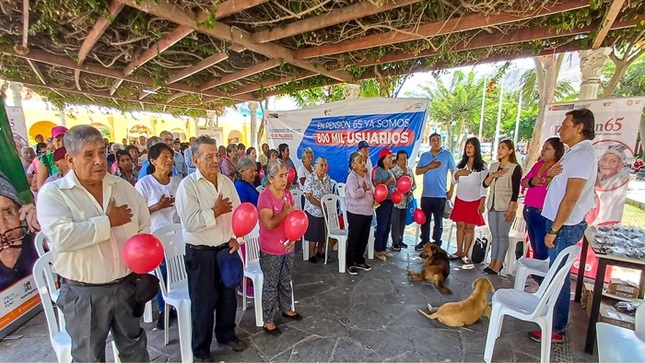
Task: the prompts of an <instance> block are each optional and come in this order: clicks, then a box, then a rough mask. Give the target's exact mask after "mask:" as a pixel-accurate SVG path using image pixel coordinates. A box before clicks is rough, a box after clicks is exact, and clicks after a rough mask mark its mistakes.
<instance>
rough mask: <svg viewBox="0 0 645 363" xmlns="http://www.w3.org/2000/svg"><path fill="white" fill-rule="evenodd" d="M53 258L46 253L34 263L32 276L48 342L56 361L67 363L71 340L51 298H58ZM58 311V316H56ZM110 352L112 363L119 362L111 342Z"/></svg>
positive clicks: (70, 358) (116, 351)
mask: <svg viewBox="0 0 645 363" xmlns="http://www.w3.org/2000/svg"><path fill="white" fill-rule="evenodd" d="M52 262H53V257H52V254H51V252H46V253H44V254H43V255H42V256H40V258H38V260H37V261H36V263H34V268H33V274H34V280H35V281H36V287H37V288H38V294H39V295H40V301H41V302H42V304H43V310H44V311H45V319H46V320H47V330H48V331H49V341H50V343H51V345H52V348H54V353H56V359H58V362H60V363H67V362H71V361H72V338H71V337H70V336H69V334H67V330H65V318H64V317H63V312H62V311H60V309H54V303H55V300H52V299H53V296H56V298H58V295H59V294H58V290H59V289H58V288H57V287H56V285H55V280H54V275H53V273H52V269H51V263H52ZM56 311H58V316H56ZM112 352H113V354H114V361H115V362H120V359H119V351H118V350H117V349H116V345H115V344H114V341H113V342H112Z"/></svg>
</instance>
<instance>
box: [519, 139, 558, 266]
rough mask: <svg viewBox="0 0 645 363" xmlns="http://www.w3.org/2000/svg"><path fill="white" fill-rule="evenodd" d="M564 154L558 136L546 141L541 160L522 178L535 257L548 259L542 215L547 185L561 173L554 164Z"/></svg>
mask: <svg viewBox="0 0 645 363" xmlns="http://www.w3.org/2000/svg"><path fill="white" fill-rule="evenodd" d="M562 155H564V144H562V142H561V141H560V139H559V138H558V137H552V138H550V139H547V140H546V141H544V145H543V146H542V153H541V154H540V160H539V161H538V162H537V163H535V165H533V167H532V168H531V170H530V171H529V172H528V173H526V175H525V176H524V178H523V179H522V187H523V188H527V191H526V196H525V197H524V211H523V213H524V220H525V221H526V229H527V230H528V234H529V241H530V242H531V248H532V249H533V257H534V258H536V259H538V260H546V259H547V257H548V255H547V247H546V245H545V244H544V237H545V236H546V218H544V217H542V206H543V205H544V198H545V197H546V187H547V185H548V184H549V181H550V179H551V178H553V177H554V176H556V175H557V174H559V172H557V173H556V172H555V170H556V169H553V166H554V165H555V164H556V163H557V162H558V161H560V158H562Z"/></svg>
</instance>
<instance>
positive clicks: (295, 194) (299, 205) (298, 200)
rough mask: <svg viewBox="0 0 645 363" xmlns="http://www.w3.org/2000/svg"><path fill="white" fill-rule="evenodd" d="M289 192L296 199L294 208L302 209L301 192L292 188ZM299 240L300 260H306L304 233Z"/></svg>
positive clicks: (307, 257)
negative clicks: (300, 247) (300, 244)
mask: <svg viewBox="0 0 645 363" xmlns="http://www.w3.org/2000/svg"><path fill="white" fill-rule="evenodd" d="M291 194H292V195H293V199H294V200H295V201H296V208H297V209H300V210H302V198H303V194H302V192H301V191H300V190H298V189H293V190H291ZM300 242H302V260H303V261H307V260H308V259H309V243H307V241H305V236H304V235H303V236H302V237H301V238H300Z"/></svg>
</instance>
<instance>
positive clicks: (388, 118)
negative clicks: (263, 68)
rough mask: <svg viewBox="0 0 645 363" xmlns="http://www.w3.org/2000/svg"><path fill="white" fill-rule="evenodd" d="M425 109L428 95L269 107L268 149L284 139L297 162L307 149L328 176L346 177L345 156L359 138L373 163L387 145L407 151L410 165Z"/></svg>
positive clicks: (416, 147) (413, 158)
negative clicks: (320, 159)
mask: <svg viewBox="0 0 645 363" xmlns="http://www.w3.org/2000/svg"><path fill="white" fill-rule="evenodd" d="M427 110H428V100H426V99H411V98H367V99H359V100H349V101H340V102H334V103H329V104H324V105H320V106H315V107H311V108H307V109H302V110H295V111H269V112H268V114H267V125H266V128H267V138H268V141H269V146H270V147H271V148H272V149H277V148H278V145H279V144H282V143H285V144H287V145H289V149H290V151H291V159H292V160H293V162H294V164H295V165H296V167H299V166H300V165H301V161H300V159H301V154H302V152H303V150H304V149H305V148H311V149H312V150H313V152H314V160H315V159H316V158H318V157H324V158H325V159H327V162H328V163H329V176H330V177H331V178H332V179H334V180H336V181H338V182H345V180H346V178H347V174H348V171H349V156H350V155H351V154H352V153H353V152H355V151H356V150H357V147H358V143H359V142H360V141H366V142H367V143H368V144H369V145H370V148H369V154H370V160H371V162H372V165H373V166H376V164H377V162H378V155H379V153H380V152H381V150H383V149H385V148H389V149H391V150H392V152H394V153H396V152H397V151H399V150H405V151H406V152H407V153H408V155H409V156H410V161H409V165H414V164H415V162H416V156H417V155H416V154H417V151H418V149H419V145H418V142H417V141H418V140H419V139H420V138H421V136H422V133H423V127H424V124H425V120H426V113H427Z"/></svg>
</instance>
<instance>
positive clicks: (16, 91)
mask: <svg viewBox="0 0 645 363" xmlns="http://www.w3.org/2000/svg"><path fill="white" fill-rule="evenodd" d="M7 106H13V107H20V108H22V83H16V82H9V88H7Z"/></svg>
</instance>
